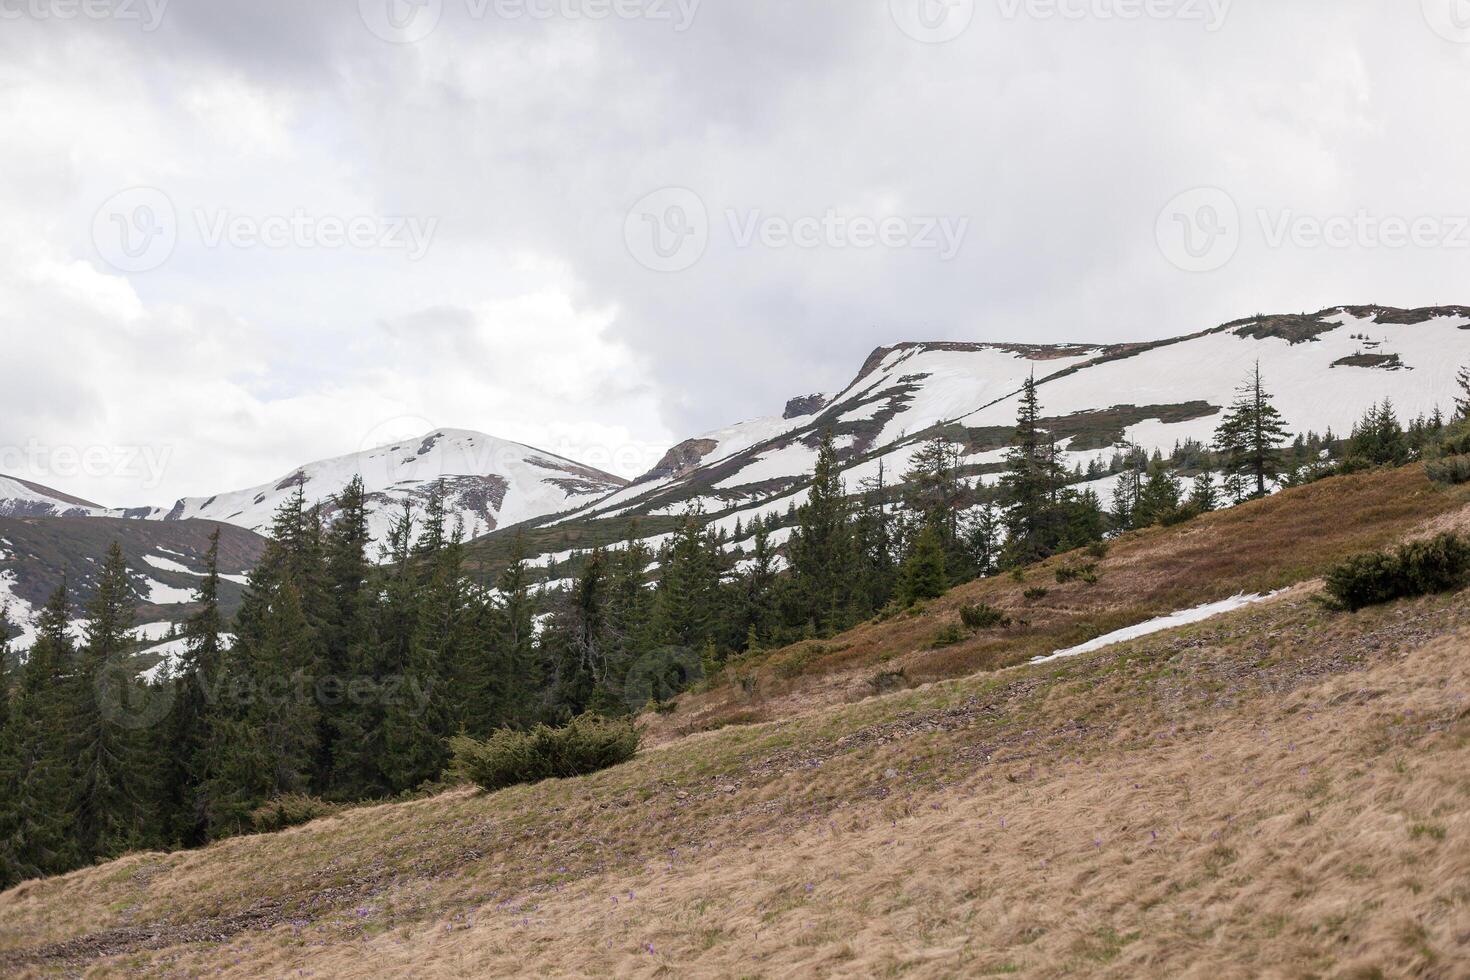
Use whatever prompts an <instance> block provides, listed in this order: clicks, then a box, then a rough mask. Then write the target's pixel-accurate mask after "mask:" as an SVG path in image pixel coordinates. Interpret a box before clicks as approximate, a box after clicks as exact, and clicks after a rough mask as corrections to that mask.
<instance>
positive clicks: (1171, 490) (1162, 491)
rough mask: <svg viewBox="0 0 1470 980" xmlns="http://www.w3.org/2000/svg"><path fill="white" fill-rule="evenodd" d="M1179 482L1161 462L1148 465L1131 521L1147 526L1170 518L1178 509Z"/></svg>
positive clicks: (1140, 525) (1161, 522)
mask: <svg viewBox="0 0 1470 980" xmlns="http://www.w3.org/2000/svg"><path fill="white" fill-rule="evenodd" d="M1179 498H1180V490H1179V484H1178V483H1177V482H1176V481H1175V479H1174V477H1173V476H1171V475H1170V473H1169V471H1168V469H1167V468H1166V467H1165V466H1164V465H1163V464H1162V463H1154V464H1153V465H1151V466H1150V467H1149V475H1148V480H1147V481H1146V482H1145V483H1144V485H1143V490H1142V491H1141V492H1140V493H1139V495H1138V507H1137V509H1136V510H1135V511H1134V513H1133V523H1134V524H1135V525H1136V526H1138V527H1149V526H1151V525H1154V524H1163V523H1166V522H1168V521H1170V520H1172V519H1173V518H1174V516H1175V514H1176V513H1178V511H1179Z"/></svg>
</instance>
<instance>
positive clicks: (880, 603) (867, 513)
mask: <svg viewBox="0 0 1470 980" xmlns="http://www.w3.org/2000/svg"><path fill="white" fill-rule="evenodd" d="M941 523H944V522H943V521H941ZM852 545H853V554H854V558H853V560H854V563H855V565H856V573H855V588H854V590H853V592H854V595H853V607H854V613H855V616H856V618H859V619H864V618H867V617H869V616H871V615H873V614H874V613H876V612H877V611H878V610H880V609H882V608H883V607H884V606H885V605H887V604H888V601H889V600H890V599H891V598H892V597H893V590H894V587H895V584H896V582H897V579H898V568H897V562H896V561H895V560H894V548H895V541H894V527H893V520H892V518H891V516H890V515H889V513H888V487H887V485H886V483H885V480H884V468H883V463H882V461H881V460H880V461H879V463H878V476H877V479H876V480H871V481H865V482H864V484H863V486H862V497H861V504H860V506H859V509H858V512H857V516H856V519H855V520H854V521H853V522H852ZM767 550H768V549H767ZM770 591H771V593H772V594H773V593H774V591H775V590H774V588H772V589H771V590H770ZM764 638H765V634H763V639H764Z"/></svg>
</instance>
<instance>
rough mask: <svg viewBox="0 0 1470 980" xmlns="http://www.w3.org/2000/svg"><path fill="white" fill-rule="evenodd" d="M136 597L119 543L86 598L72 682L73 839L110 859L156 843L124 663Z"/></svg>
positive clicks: (144, 763)
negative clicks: (92, 593) (129, 709)
mask: <svg viewBox="0 0 1470 980" xmlns="http://www.w3.org/2000/svg"><path fill="white" fill-rule="evenodd" d="M136 602H137V596H136V595H135V593H134V592H133V587H132V584H131V583H130V582H129V581H128V567H127V563H126V561H125V560H124V558H123V553H122V547H121V546H120V545H119V544H118V543H117V542H115V541H114V542H113V544H112V546H111V547H110V548H109V549H108V552H107V558H106V560H105V561H104V562H103V565H102V573H101V575H100V577H99V579H98V583H97V591H96V595H95V596H94V597H93V599H92V601H91V602H89V603H88V604H87V617H88V619H87V624H86V627H85V643H84V645H83V648H82V655H81V657H80V658H79V661H78V676H77V677H76V678H74V679H73V683H72V685H71V690H72V696H73V712H74V715H73V717H74V719H75V724H76V732H77V739H76V746H77V770H76V771H77V785H76V794H77V795H76V801H77V802H76V807H77V820H76V837H77V840H78V842H79V849H80V851H81V853H82V854H83V855H85V856H86V857H88V858H96V857H102V858H112V857H116V856H118V855H119V854H121V853H123V852H124V851H126V850H129V849H132V848H136V847H141V846H143V845H145V844H147V843H151V840H150V837H151V835H150V833H149V831H150V829H151V828H152V827H153V826H154V825H153V823H152V819H153V814H152V812H151V810H150V803H151V801H152V788H151V786H150V785H149V780H148V777H149V775H150V773H149V769H148V757H147V754H146V747H145V746H144V744H143V743H142V741H141V738H140V731H139V730H135V729H134V728H132V727H131V726H130V724H129V723H130V722H131V721H132V719H131V717H130V716H127V711H126V708H127V706H128V704H129V703H130V702H131V697H130V696H129V692H128V690H127V685H129V684H132V683H137V682H136V680H135V678H134V677H132V676H131V675H129V674H128V673H127V665H126V664H125V663H123V662H122V658H123V657H124V656H125V655H126V654H128V653H130V652H131V648H132V646H133V640H132V629H133V624H134V619H133V607H134V604H135V603H136ZM113 685H116V686H113ZM107 692H111V693H110V694H109V693H107ZM114 699H115V700H114Z"/></svg>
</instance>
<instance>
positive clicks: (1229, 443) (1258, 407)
mask: <svg viewBox="0 0 1470 980" xmlns="http://www.w3.org/2000/svg"><path fill="white" fill-rule="evenodd" d="M1286 438H1287V432H1286V427H1285V425H1284V424H1283V422H1282V418H1281V413H1280V412H1278V411H1277V410H1276V407H1275V406H1274V405H1272V404H1271V395H1270V394H1269V393H1268V392H1267V391H1266V387H1265V383H1264V382H1263V381H1262V379H1261V365H1260V364H1259V363H1257V364H1256V366H1255V369H1254V371H1252V373H1251V376H1250V377H1249V378H1248V379H1247V380H1246V383H1245V385H1244V386H1243V387H1241V388H1240V390H1239V394H1238V397H1237V398H1236V400H1235V403H1234V404H1232V405H1231V406H1230V409H1229V411H1227V412H1226V413H1225V417H1224V419H1222V420H1221V422H1220V427H1219V428H1218V429H1217V430H1216V431H1215V446H1216V448H1217V449H1218V451H1219V452H1220V453H1221V454H1222V455H1224V457H1225V465H1226V466H1227V467H1228V468H1229V471H1230V472H1232V473H1240V474H1244V475H1246V476H1248V477H1249V478H1251V479H1253V480H1254V481H1255V484H1256V489H1255V496H1257V497H1264V496H1265V495H1266V481H1267V480H1270V479H1274V478H1275V477H1276V476H1277V475H1278V474H1279V473H1280V465H1281V463H1280V446H1281V444H1282V443H1283V442H1285V441H1286Z"/></svg>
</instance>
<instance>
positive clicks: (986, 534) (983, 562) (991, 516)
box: [965, 503, 1001, 578]
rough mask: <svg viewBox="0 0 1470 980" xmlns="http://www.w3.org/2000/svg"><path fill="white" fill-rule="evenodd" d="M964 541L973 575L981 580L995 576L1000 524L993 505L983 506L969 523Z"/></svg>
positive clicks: (999, 543) (998, 553)
mask: <svg viewBox="0 0 1470 980" xmlns="http://www.w3.org/2000/svg"><path fill="white" fill-rule="evenodd" d="M965 541H966V545H967V547H968V549H969V552H970V563H971V565H972V566H973V567H974V569H975V574H976V575H978V576H980V577H982V578H983V577H984V576H986V575H993V574H995V570H996V568H997V567H998V565H999V563H1000V555H1001V523H1000V517H999V516H998V515H997V514H996V512H995V506H994V505H993V504H988V503H987V504H985V505H983V506H982V507H981V508H980V510H979V512H978V513H977V514H976V515H975V517H974V518H973V519H972V520H971V521H970V524H969V527H968V529H967V530H966V534H965Z"/></svg>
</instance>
